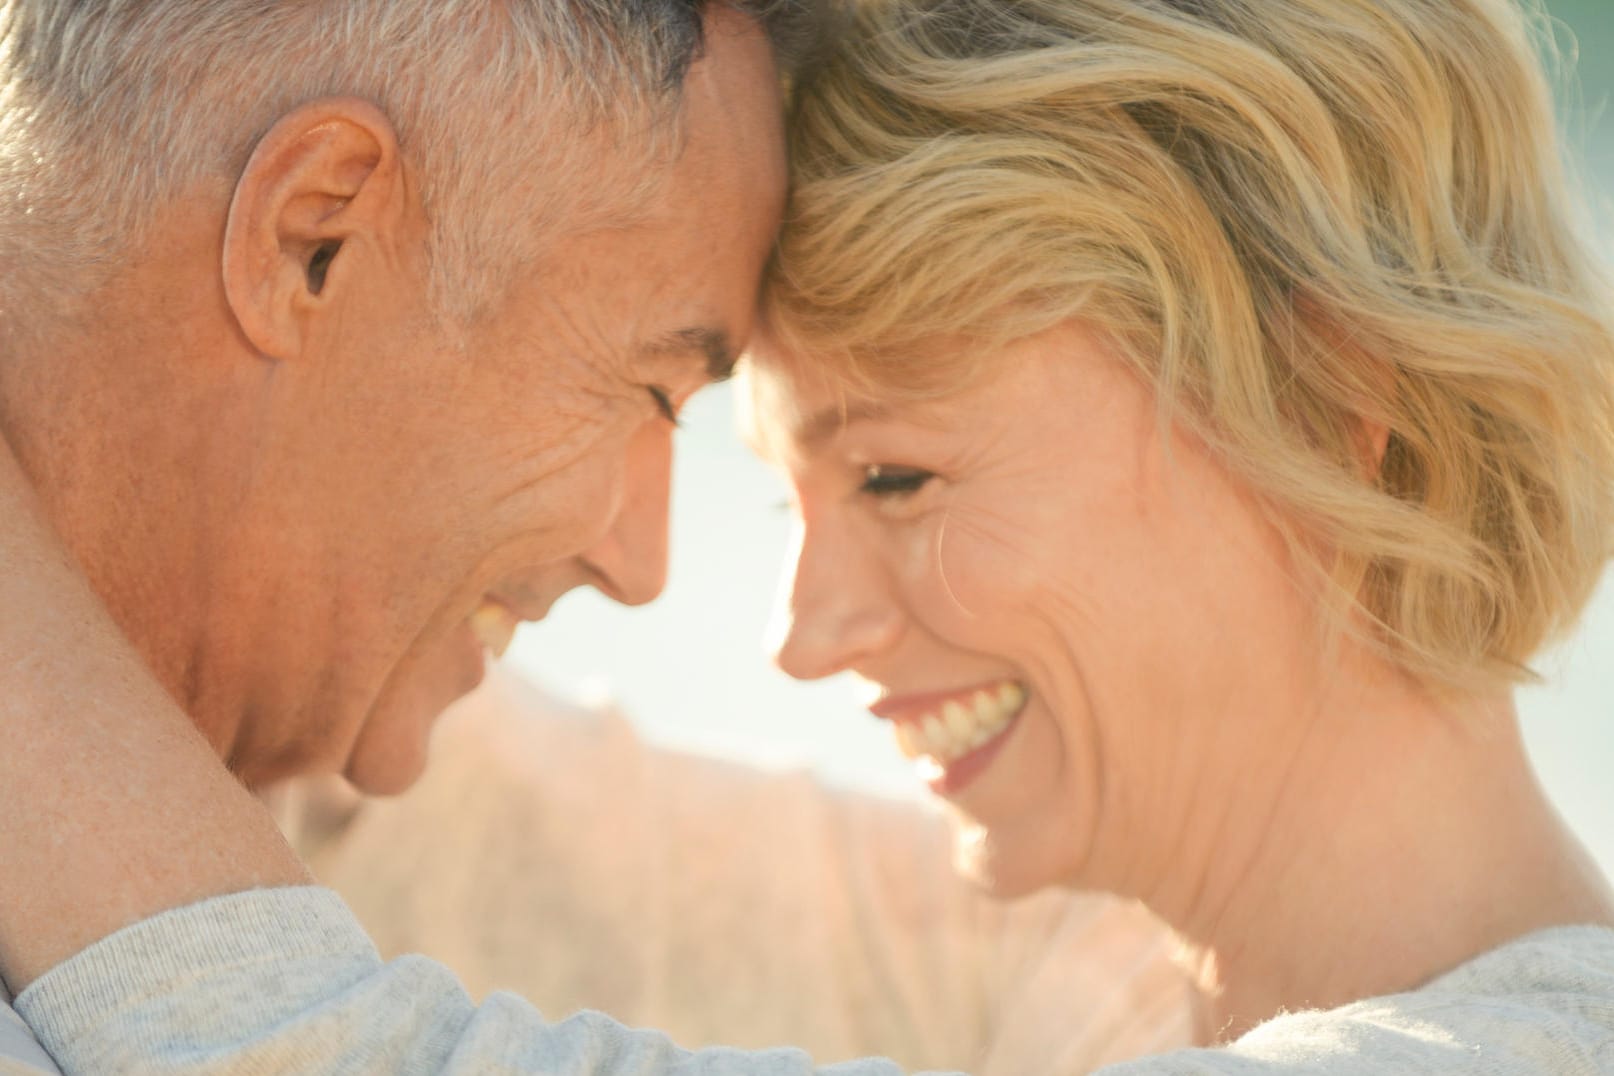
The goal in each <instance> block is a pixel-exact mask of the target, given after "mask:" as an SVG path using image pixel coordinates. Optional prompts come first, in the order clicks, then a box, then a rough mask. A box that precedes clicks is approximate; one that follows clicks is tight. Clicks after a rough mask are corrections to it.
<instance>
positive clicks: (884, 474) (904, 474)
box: [858, 464, 936, 498]
mask: <svg viewBox="0 0 1614 1076" xmlns="http://www.w3.org/2000/svg"><path fill="white" fill-rule="evenodd" d="M935 477H936V476H935V474H933V473H932V472H930V471H925V470H921V469H919V468H917V467H890V466H886V465H884V464H873V465H871V466H869V467H865V468H864V469H863V484H862V485H861V486H859V487H858V490H859V492H861V493H867V494H869V495H870V496H872V497H889V498H897V497H905V496H908V495H909V494H913V493H918V492H919V491H920V490H921V489H924V488H925V486H926V485H928V484H929V482H930V480H931V479H933V478H935Z"/></svg>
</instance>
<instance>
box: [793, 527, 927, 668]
mask: <svg viewBox="0 0 1614 1076" xmlns="http://www.w3.org/2000/svg"><path fill="white" fill-rule="evenodd" d="M902 624H903V618H902V611H901V609H900V608H899V606H898V603H897V602H896V601H895V600H894V597H893V595H892V592H891V588H890V581H889V579H887V577H886V575H885V573H884V571H883V570H882V567H881V565H880V563H879V560H878V558H877V557H876V556H875V555H874V553H873V551H872V550H869V549H866V548H863V547H862V546H861V545H860V544H859V543H858V541H857V538H856V536H855V535H853V534H851V533H850V532H849V531H848V530H846V529H845V528H843V527H841V526H839V525H837V524H833V523H826V524H815V525H811V526H809V525H805V524H803V523H801V522H798V523H797V524H796V528H795V531H794V533H793V535H792V541H791V550H790V553H789V555H788V558H787V560H786V566H785V578H784V579H783V581H782V582H781V586H780V592H779V600H778V603H777V605H776V606H775V607H774V615H773V621H772V623H771V624H770V625H769V631H768V636H769V640H770V645H771V647H772V649H773V658H774V663H775V664H777V665H778V666H779V668H780V669H782V670H783V671H784V672H785V673H786V674H788V675H790V676H793V677H795V678H796V679H798V680H816V679H818V678H820V677H824V676H830V675H833V674H834V673H838V672H841V671H843V670H845V669H849V668H854V667H856V666H857V665H858V664H859V663H860V662H862V661H866V660H868V659H870V658H874V657H877V656H879V655H880V654H882V653H884V652H886V651H887V650H889V649H890V648H891V647H892V646H893V645H894V644H895V643H896V641H897V639H898V638H899V637H900V636H901V634H902Z"/></svg>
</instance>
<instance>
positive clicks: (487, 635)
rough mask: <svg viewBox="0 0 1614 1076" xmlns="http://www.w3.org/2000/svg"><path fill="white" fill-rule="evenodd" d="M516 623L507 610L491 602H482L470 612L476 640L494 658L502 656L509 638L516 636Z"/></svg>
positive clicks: (506, 648) (508, 647) (507, 645)
mask: <svg viewBox="0 0 1614 1076" xmlns="http://www.w3.org/2000/svg"><path fill="white" fill-rule="evenodd" d="M517 624H518V622H517V620H516V618H515V617H513V616H511V615H510V612H509V610H507V609H505V608H503V607H502V606H498V605H495V604H493V603H492V602H484V603H482V604H481V605H480V606H478V607H477V610H476V612H474V613H472V614H471V630H472V631H474V632H475V633H476V638H477V641H478V642H480V643H481V644H482V645H483V646H484V647H486V648H487V650H488V652H489V653H491V654H492V655H493V656H494V657H495V658H502V657H504V652H505V651H506V650H509V649H510V640H512V639H514V638H515V636H516V627H517Z"/></svg>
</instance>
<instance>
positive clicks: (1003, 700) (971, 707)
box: [895, 681, 1026, 765]
mask: <svg viewBox="0 0 1614 1076" xmlns="http://www.w3.org/2000/svg"><path fill="white" fill-rule="evenodd" d="M1025 704H1026V692H1025V688H1023V687H1021V686H1020V685H1019V684H1016V683H1014V682H1013V681H1005V682H1004V683H1003V684H1001V685H1000V686H999V687H998V688H997V689H996V690H987V689H984V688H983V689H982V690H980V691H977V692H975V694H974V695H972V696H970V697H969V698H968V700H965V699H963V698H958V699H949V700H948V701H947V702H946V703H944V704H943V705H942V708H941V709H940V710H938V711H936V712H934V713H928V714H923V715H920V716H917V717H911V718H904V719H902V720H900V721H897V722H896V723H895V724H896V733H897V746H898V747H899V748H901V749H902V753H903V755H904V756H905V757H907V758H909V759H920V758H930V759H934V760H935V761H937V762H939V763H941V764H943V765H946V764H947V763H950V762H954V761H956V760H957V759H960V758H963V757H964V756H965V755H967V754H969V753H970V752H971V751H973V750H975V749H976V748H977V747H980V746H981V745H982V744H985V743H986V742H987V741H989V740H991V739H992V738H993V737H994V736H997V735H998V734H999V733H1001V732H1002V731H1003V730H1004V729H1005V728H1007V727H1008V725H1009V722H1010V721H1012V720H1014V717H1015V715H1016V714H1018V713H1019V712H1020V708H1021V707H1023V706H1024V705H1025Z"/></svg>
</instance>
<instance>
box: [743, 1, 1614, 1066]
mask: <svg viewBox="0 0 1614 1076" xmlns="http://www.w3.org/2000/svg"><path fill="white" fill-rule="evenodd" d="M855 21H856V25H855V27H854V28H853V29H852V32H851V33H849V34H848V35H847V37H846V39H845V41H844V43H843V46H842V48H841V50H840V52H839V53H838V54H837V55H836V56H835V57H833V58H831V59H830V61H829V62H828V63H827V64H826V65H825V66H824V68H823V69H822V70H820V71H817V72H816V73H815V74H814V75H813V77H811V78H810V79H809V80H808V81H807V82H806V83H805V84H804V85H803V86H802V87H801V88H800V91H799V93H800V96H799V99H798V101H797V104H796V106H795V116H794V132H793V145H792V159H793V161H794V169H795V176H794V193H793V196H792V205H791V208H790V211H789V212H788V213H787V225H786V230H785V233H784V235H783V237H782V239H781V243H780V248H779V253H778V257H777V266H776V271H775V275H774V280H773V283H772V287H771V291H770V293H769V296H768V300H767V321H768V324H769V326H770V330H769V339H768V341H766V343H765V345H764V346H763V347H761V348H760V349H759V352H758V355H757V361H756V364H755V366H754V369H753V377H754V386H755V387H754V402H755V410H756V414H755V419H754V424H755V427H756V430H757V433H756V436H757V439H758V440H759V441H760V442H761V445H762V447H763V448H764V450H765V451H766V452H768V453H769V454H770V455H772V456H773V457H774V458H776V459H777V460H779V461H780V462H781V463H782V465H783V466H784V467H785V468H786V469H787V470H788V473H789V476H790V479H791V483H792V486H793V489H794V494H795V503H796V507H797V510H798V512H799V517H800V521H801V524H802V527H801V530H800V547H799V550H798V551H797V553H796V556H795V568H794V579H793V583H792V586H791V588H790V590H789V592H788V598H787V601H786V613H787V616H786V617H785V618H784V620H785V623H784V624H783V625H782V630H781V633H780V638H781V641H780V643H779V650H778V657H779V661H780V663H781V665H782V666H783V667H784V668H785V669H786V670H787V671H788V672H791V673H792V674H794V675H796V676H798V677H802V678H811V677H818V676H824V675H828V674H830V673H834V672H838V671H842V670H852V671H854V672H855V673H857V674H858V675H860V676H861V677H863V678H864V679H865V680H867V681H868V682H869V685H870V699H871V703H872V705H871V709H872V710H873V711H874V713H875V714H876V715H877V716H879V717H882V718H885V719H887V720H889V721H890V722H891V723H892V726H893V730H894V732H895V735H896V738H897V740H898V742H899V744H900V745H901V746H902V749H903V750H904V752H906V753H907V754H908V755H910V756H911V757H913V758H915V759H916V760H917V762H918V763H919V766H920V769H921V771H922V773H923V774H924V775H925V777H926V778H927V779H928V781H929V783H930V785H931V787H932V789H933V790H934V791H936V792H937V793H938V794H939V795H940V796H942V797H943V798H944V799H945V800H946V801H947V802H948V803H949V804H950V805H951V807H952V808H953V811H954V813H955V815H956V817H957V821H958V826H957V832H958V837H957V846H956V850H957V854H956V859H957V862H958V864H959V866H960V867H961V869H962V870H963V871H965V872H966V873H968V874H969V875H971V876H973V877H974V878H976V879H977V880H978V881H980V882H981V884H983V885H985V886H987V887H988V888H990V889H992V890H994V891H996V892H998V893H1001V894H1004V895H1010V896H1012V895H1016V894H1021V893H1025V892H1029V891H1031V890H1034V889H1038V888H1040V887H1045V886H1051V885H1068V886H1076V887H1081V888H1093V889H1104V890H1110V891H1113V892H1115V893H1119V894H1123V895H1128V896H1133V897H1137V898H1140V899H1141V900H1143V901H1144V902H1146V903H1147V904H1148V905H1149V906H1150V907H1151V908H1152V909H1153V910H1154V911H1155V912H1156V913H1157V914H1159V915H1160V916H1162V917H1163V918H1164V919H1165V920H1167V921H1168V922H1169V923H1170V924H1171V925H1172V926H1174V927H1175V928H1176V929H1177V930H1179V931H1180V932H1181V934H1182V935H1183V936H1184V937H1185V939H1187V940H1188V941H1189V942H1190V943H1191V944H1192V945H1193V946H1194V949H1195V951H1196V952H1197V953H1198V958H1197V959H1198V965H1199V968H1200V971H1201V976H1202V982H1203V984H1204V986H1205V988H1206V989H1207V991H1209V992H1210V994H1211V996H1212V1000H1211V1008H1212V1013H1213V1019H1212V1024H1213V1027H1214V1029H1215V1030H1216V1031H1217V1032H1218V1033H1219V1036H1220V1037H1221V1038H1222V1039H1224V1040H1229V1041H1232V1040H1236V1042H1235V1044H1234V1046H1233V1047H1232V1050H1231V1052H1228V1053H1206V1054H1203V1055H1201V1056H1194V1055H1187V1056H1184V1057H1182V1058H1180V1059H1178V1060H1171V1061H1166V1060H1162V1061H1161V1062H1160V1063H1159V1064H1158V1065H1155V1064H1151V1063H1146V1062H1140V1063H1138V1067H1137V1068H1136V1070H1133V1069H1130V1068H1125V1069H1124V1070H1125V1071H1138V1072H1155V1071H1161V1072H1164V1071H1171V1072H1186V1071H1193V1072H1201V1071H1204V1072H1224V1071H1227V1072H1233V1071H1236V1072H1246V1071H1269V1070H1270V1071H1300V1070H1302V1069H1303V1070H1304V1071H1308V1072H1312V1071H1326V1072H1358V1071H1395V1072H1425V1071H1453V1070H1459V1069H1460V1070H1463V1071H1469V1070H1470V1069H1469V1066H1474V1065H1479V1064H1484V1065H1485V1066H1487V1067H1485V1069H1484V1071H1487V1072H1506V1073H1534V1072H1568V1071H1575V1072H1590V1071H1614V929H1611V927H1614V901H1611V897H1610V893H1609V890H1608V888H1607V886H1606V884H1605V883H1604V881H1603V880H1602V879H1601V878H1600V876H1599V875H1598V873H1597V871H1596V870H1595V868H1594V867H1593V866H1592V865H1591V864H1590V862H1589V860H1588V858H1587V856H1586V855H1585V854H1584V853H1583V852H1582V850H1581V848H1580V847H1579V846H1578V845H1577V843H1576V842H1575V840H1574V838H1573V837H1572V836H1571V835H1570V834H1569V833H1568V832H1566V830H1565V829H1564V827H1563V826H1562V825H1561V823H1560V822H1559V820H1558V819H1557V817H1556V816H1555V814H1554V813H1553V811H1552V809H1551V808H1550V807H1549V805H1548V804H1547V802H1546V800H1545V798H1544V797H1543V795H1542V793H1541V790H1540V789H1539V787H1538V786H1537V784H1536V782H1535V779H1534V778H1533V776H1532V775H1531V773H1530V770H1529V766H1528V764H1527V761H1526V758H1525V755H1524V751H1523V748H1522V746H1521V744H1520V740H1519V735H1518V729H1517V722H1516V718H1515V714H1514V708H1513V701H1512V688H1513V686H1514V685H1515V684H1516V683H1518V682H1520V681H1523V680H1526V679H1528V678H1529V676H1530V672H1529V668H1528V664H1527V663H1528V661H1529V659H1530V657H1531V655H1532V654H1534V653H1535V652H1536V651H1537V650H1538V649H1539V648H1540V647H1541V646H1542V645H1543V643H1545V642H1547V641H1548V640H1550V639H1552V638H1554V637H1556V636H1557V635H1559V634H1560V633H1561V632H1562V631H1563V630H1564V629H1565V628H1567V627H1568V626H1569V625H1570V624H1571V623H1572V622H1573V620H1574V618H1575V616H1576V615H1577V613H1578V612H1579V610H1580V609H1581V607H1582V606H1583V604H1584V603H1585V601H1586V600H1587V597H1588V595H1589V593H1590V591H1591V590H1592V588H1593V586H1594V584H1595V582H1596V580H1597V578H1598V575H1599V573H1600V572H1601V570H1602V568H1603V565H1604V564H1605V562H1606V560H1607V559H1608V556H1609V553H1610V543H1611V538H1614V498H1611V494H1614V334H1611V330H1610V321H1609V303H1608V300H1609V294H1608V292H1607V290H1606V289H1605V287H1604V285H1603V283H1602V281H1601V280H1599V279H1598V277H1597V276H1596V274H1595V272H1594V269H1593V266H1592V264H1591V263H1590V261H1589V259H1588V257H1587V255H1586V253H1585V251H1584V250H1583V248H1582V247H1581V245H1580V244H1579V243H1578V242H1577V240H1576V236H1575V233H1574V228H1575V225H1576V223H1577V222H1575V221H1573V220H1571V219H1570V217H1569V215H1568V213H1567V211H1566V206H1568V205H1569V198H1568V195H1567V187H1566V182H1565V180H1564V177H1563V176H1562V175H1561V173H1560V171H1559V167H1558V159H1559V158H1558V151H1559V148H1558V145H1557V142H1556V141H1555V139H1554V137H1553V123H1552V113H1551V111H1550V104H1551V103H1550V95H1549V93H1548V89H1547V85H1546V81H1545V79H1544V77H1543V75H1542V73H1541V71H1540V70H1539V67H1538V64H1537V62H1536V60H1535V56H1534V52H1533V46H1534V45H1536V44H1539V43H1540V40H1541V39H1540V38H1538V37H1537V36H1536V31H1537V30H1538V27H1539V23H1540V20H1538V19H1537V18H1536V17H1535V15H1534V13H1531V12H1523V11H1520V10H1519V9H1517V8H1516V7H1515V6H1513V5H1512V4H1511V3H1509V2H1507V0H1440V2H1430V0H1295V2H1286V3H1276V2H1267V3H1262V2H1258V0H1080V2H1073V0H1015V2H1009V0H881V2H871V3H868V4H866V5H863V6H862V7H861V8H860V9H859V12H858V14H857V16H856V20H855ZM1362 999H1373V1000H1367V1001H1363V1000H1362ZM1283 1013H1290V1014H1292V1015H1280V1014H1283ZM1257 1025H1261V1026H1260V1027H1259V1029H1258V1030H1256V1031H1254V1032H1252V1033H1250V1034H1247V1035H1246V1034H1245V1033H1246V1032H1249V1031H1250V1029H1251V1028H1255V1027H1257ZM1240 1036H1243V1037H1240ZM1480 1059H1483V1061H1482V1060H1480Z"/></svg>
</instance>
